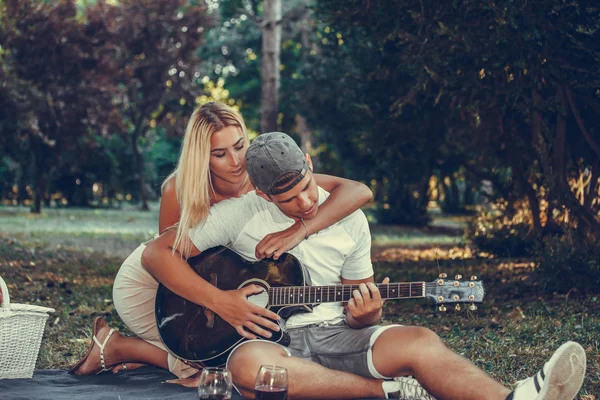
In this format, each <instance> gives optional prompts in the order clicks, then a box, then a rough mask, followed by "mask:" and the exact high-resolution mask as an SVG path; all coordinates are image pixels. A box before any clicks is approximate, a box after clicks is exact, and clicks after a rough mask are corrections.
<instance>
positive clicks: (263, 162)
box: [246, 132, 308, 195]
mask: <svg viewBox="0 0 600 400" xmlns="http://www.w3.org/2000/svg"><path fill="white" fill-rule="evenodd" d="M246 169H247V170H248V174H249V175H250V179H252V182H254V185H255V186H256V187H257V188H258V189H260V190H262V191H263V192H264V193H266V194H268V195H277V194H281V193H285V192H287V191H288V190H290V189H291V188H293V187H294V186H296V184H297V183H298V182H300V181H301V180H302V179H303V178H304V176H305V175H306V173H307V172H308V162H306V158H305V157H304V153H302V150H300V147H298V145H297V144H296V142H295V141H294V139H292V138H291V137H289V136H288V135H286V134H285V133H283V132H269V133H263V134H262V135H259V136H258V137H257V138H256V139H254V141H253V142H252V144H251V145H250V147H248V151H247V152H246ZM288 173H291V174H295V177H293V178H292V179H291V180H289V181H288V182H286V184H285V185H284V186H283V187H278V188H277V189H273V184H274V183H276V182H277V180H278V179H279V178H281V177H282V176H283V175H286V174H288Z"/></svg>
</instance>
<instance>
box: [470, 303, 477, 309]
mask: <svg viewBox="0 0 600 400" xmlns="http://www.w3.org/2000/svg"><path fill="white" fill-rule="evenodd" d="M469 310H471V311H475V310H477V306H476V305H475V304H470V305H469Z"/></svg>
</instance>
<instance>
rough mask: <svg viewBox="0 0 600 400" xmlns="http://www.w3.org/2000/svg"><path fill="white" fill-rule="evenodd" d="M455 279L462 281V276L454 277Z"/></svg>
mask: <svg viewBox="0 0 600 400" xmlns="http://www.w3.org/2000/svg"><path fill="white" fill-rule="evenodd" d="M454 279H456V280H459V279H462V275H456V276H455V277H454Z"/></svg>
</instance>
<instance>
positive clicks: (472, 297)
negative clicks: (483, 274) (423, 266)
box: [425, 274, 485, 311]
mask: <svg viewBox="0 0 600 400" xmlns="http://www.w3.org/2000/svg"><path fill="white" fill-rule="evenodd" d="M484 295H485V291H484V289H483V282H481V281H479V280H477V277H476V276H472V277H471V279H470V280H468V281H463V280H462V276H461V275H456V276H455V277H454V279H447V275H446V274H440V277H439V278H438V279H436V280H434V281H431V282H429V283H427V284H426V285H425V297H427V298H431V299H433V301H434V302H435V303H436V304H439V305H440V307H439V309H440V311H446V306H445V304H456V307H455V308H456V310H460V303H470V305H469V309H470V310H471V311H474V310H477V306H476V305H475V303H481V302H483V296H484Z"/></svg>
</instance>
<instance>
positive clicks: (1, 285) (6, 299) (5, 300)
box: [0, 276, 10, 310]
mask: <svg viewBox="0 0 600 400" xmlns="http://www.w3.org/2000/svg"><path fill="white" fill-rule="evenodd" d="M0 290H1V291H2V308H4V309H6V310H8V309H9V308H10V296H9V295H8V288H7V287H6V283H5V282H4V279H2V277H1V276H0Z"/></svg>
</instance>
